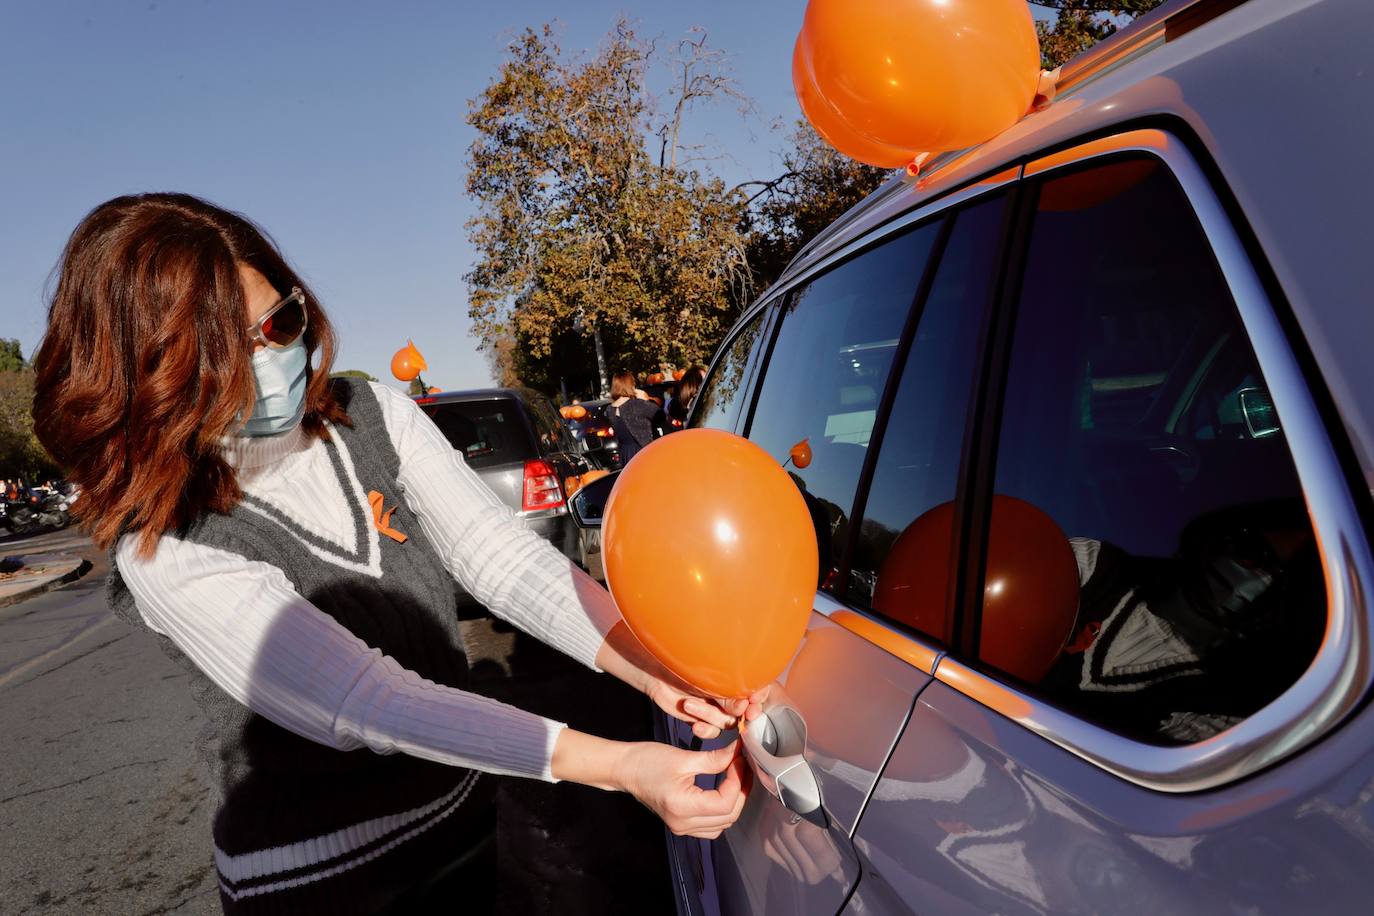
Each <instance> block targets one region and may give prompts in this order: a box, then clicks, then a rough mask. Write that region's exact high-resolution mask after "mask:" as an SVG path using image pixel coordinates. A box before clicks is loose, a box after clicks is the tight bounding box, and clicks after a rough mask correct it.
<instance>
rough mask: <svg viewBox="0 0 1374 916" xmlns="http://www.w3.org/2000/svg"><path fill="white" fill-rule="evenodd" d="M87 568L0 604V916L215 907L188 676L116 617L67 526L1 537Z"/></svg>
mask: <svg viewBox="0 0 1374 916" xmlns="http://www.w3.org/2000/svg"><path fill="white" fill-rule="evenodd" d="M52 551H67V552H72V553H77V554H80V555H83V556H86V557H88V558H89V559H90V560H91V561H92V562H93V563H94V564H95V566H94V568H93V569H92V570H91V571H90V573H88V574H87V575H86V576H85V577H84V578H82V579H80V580H78V581H76V582H74V583H72V584H70V585H67V586H65V587H63V588H61V589H58V590H56V591H51V592H47V593H46V594H42V595H39V596H37V597H34V598H30V599H29V600H27V601H23V602H21V603H19V604H16V605H12V606H10V607H6V608H0V734H2V735H4V747H5V752H4V755H3V761H4V762H3V764H2V765H0V913H79V912H94V913H182V914H191V913H218V912H219V896H218V894H217V893H216V887H215V879H214V872H213V869H212V868H211V867H210V838H209V826H208V817H209V812H208V811H207V808H206V805H207V787H206V784H205V778H204V775H203V771H202V767H201V763H200V761H199V760H198V759H197V757H196V755H195V752H194V750H193V741H192V739H193V738H194V736H195V735H196V733H197V732H198V731H199V729H200V721H201V720H200V716H199V713H198V712H197V711H196V708H195V706H194V704H193V703H192V702H191V698H190V695H189V693H188V691H187V690H186V674H185V673H184V672H182V671H181V670H180V669H179V668H177V667H176V666H175V665H173V664H172V662H171V661H169V660H168V659H167V657H166V656H164V655H163V654H162V652H161V650H159V649H158V647H157V645H156V644H155V643H154V642H153V640H152V637H151V636H149V635H148V634H147V633H145V632H142V631H135V630H133V629H131V628H130V627H128V626H126V625H125V624H124V623H123V622H122V621H120V620H118V619H116V618H115V617H114V616H113V615H112V614H110V612H109V610H108V609H107V608H106V606H105V600H104V597H103V594H102V589H103V587H104V584H105V573H106V572H107V571H108V565H107V564H106V562H105V559H104V557H102V556H100V555H99V554H98V553H97V552H96V551H95V550H94V548H93V547H92V546H91V545H90V542H89V541H87V540H85V539H84V538H82V537H81V536H79V535H76V534H74V533H70V532H58V533H55V534H47V535H40V536H37V537H31V538H25V539H23V540H6V541H3V542H0V554H11V553H21V552H24V553H40V552H41V553H46V552H52Z"/></svg>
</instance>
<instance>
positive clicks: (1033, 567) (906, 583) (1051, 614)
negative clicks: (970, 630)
mask: <svg viewBox="0 0 1374 916" xmlns="http://www.w3.org/2000/svg"><path fill="white" fill-rule="evenodd" d="M953 522H954V503H953V502H947V503H943V504H941V505H939V506H936V507H935V508H934V509H931V510H930V511H929V512H926V513H925V514H923V515H922V516H921V517H920V518H918V519H916V521H914V522H912V523H911V524H910V525H908V526H907V528H906V530H905V531H903V532H902V533H901V534H900V535H899V536H898V537H897V540H896V541H895V542H894V543H893V545H892V549H891V551H890V552H889V553H888V555H887V559H885V560H884V561H883V565H882V569H880V570H879V571H878V582H877V586H876V587H875V588H874V592H873V608H874V610H876V611H878V612H879V613H881V614H883V615H884V616H887V617H891V618H892V619H894V620H898V621H901V622H902V623H905V624H908V625H910V626H912V627H914V628H915V629H917V630H919V631H921V632H923V633H929V634H931V635H933V636H935V637H937V638H938V637H941V636H943V635H945V591H946V579H947V576H948V573H949V560H950V555H949V552H950V548H951V542H950V533H951V530H952V526H953ZM1077 616H1078V562H1077V561H1076V560H1075V559H1074V556H1073V548H1072V547H1070V546H1069V539H1068V538H1066V537H1065V536H1064V532H1062V531H1060V530H1059V526H1058V525H1056V524H1055V523H1054V520H1053V519H1051V518H1050V517H1049V516H1048V515H1046V514H1045V513H1044V512H1041V511H1040V510H1039V509H1037V508H1035V506H1032V505H1031V504H1030V503H1028V502H1025V501H1024V500H1020V499H1016V498H1015V497H1012V496H994V497H993V499H992V527H991V530H990V533H989V540H988V555H987V571H986V574H985V575H984V587H983V624H982V635H981V637H980V641H979V656H980V658H981V659H982V660H983V661H985V662H987V663H988V664H989V665H992V666H994V667H996V668H999V669H1000V670H1002V671H1005V672H1007V673H1008V674H1012V675H1015V676H1016V677H1018V678H1020V679H1021V680H1023V681H1026V682H1027V683H1031V684H1035V683H1038V682H1039V681H1040V679H1041V678H1043V677H1044V676H1045V675H1046V673H1048V672H1049V670H1050V666H1051V665H1053V664H1054V661H1055V659H1056V658H1058V657H1059V653H1060V652H1061V651H1062V650H1063V648H1064V645H1065V644H1066V643H1067V642H1068V640H1069V637H1070V635H1071V634H1072V632H1073V626H1074V621H1075V620H1076V619H1077Z"/></svg>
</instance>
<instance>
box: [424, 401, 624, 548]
mask: <svg viewBox="0 0 1374 916" xmlns="http://www.w3.org/2000/svg"><path fill="white" fill-rule="evenodd" d="M415 402H416V403H417V404H419V405H420V408H421V409H422V410H423V411H424V412H425V413H426V414H428V415H429V417H430V419H432V420H433V421H434V423H435V425H436V426H438V427H439V430H440V431H441V432H443V434H444V436H445V437H447V438H448V441H449V442H450V443H451V444H452V445H453V448H454V449H455V450H456V451H458V452H460V453H461V454H462V455H463V458H464V460H465V461H467V464H468V467H470V468H472V469H473V470H474V471H476V472H477V476H478V477H480V478H481V479H482V482H483V483H485V484H486V485H487V486H488V487H490V488H491V490H492V492H493V493H495V494H496V495H497V496H498V497H500V499H501V501H502V502H504V503H505V504H506V505H508V506H510V507H511V508H512V509H514V510H515V511H516V512H518V513H519V514H520V515H521V516H523V517H524V519H525V521H526V524H527V525H528V526H529V527H530V528H532V529H533V530H534V531H537V532H538V533H539V534H541V535H543V536H544V537H545V538H547V539H548V540H549V541H550V542H552V543H553V545H554V546H555V547H557V548H558V549H559V550H560V551H562V552H563V553H564V554H565V555H567V556H568V557H570V558H572V559H573V560H575V561H577V562H578V563H580V564H582V565H583V566H585V565H586V559H587V558H586V549H585V546H584V541H585V538H584V537H583V536H582V534H581V532H580V531H579V530H578V528H577V526H576V525H574V524H573V522H572V519H571V518H570V517H569V515H568V506H567V491H566V486H567V481H568V478H570V477H574V476H577V475H580V474H582V473H584V472H586V471H588V470H591V469H592V468H594V467H596V466H597V465H596V464H594V463H593V462H592V461H589V460H588V458H587V456H585V455H583V454H582V453H581V451H580V449H579V448H578V446H577V443H576V442H575V441H574V439H573V436H572V433H571V432H570V431H569V430H568V428H567V427H566V426H565V425H564V424H563V421H562V420H561V419H560V418H559V416H558V413H557V411H555V410H554V408H553V405H552V404H551V403H550V402H549V399H548V398H546V397H544V396H543V395H542V394H539V393H538V392H537V391H531V390H529V389H525V388H480V389H474V390H471V391H446V392H442V393H440V394H432V395H426V396H423V397H417V398H415Z"/></svg>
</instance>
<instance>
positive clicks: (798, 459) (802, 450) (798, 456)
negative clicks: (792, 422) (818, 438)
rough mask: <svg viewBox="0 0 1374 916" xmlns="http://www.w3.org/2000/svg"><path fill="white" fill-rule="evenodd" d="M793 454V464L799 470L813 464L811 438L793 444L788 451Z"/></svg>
mask: <svg viewBox="0 0 1374 916" xmlns="http://www.w3.org/2000/svg"><path fill="white" fill-rule="evenodd" d="M788 454H789V455H791V456H792V464H793V465H795V466H796V468H797V470H803V469H805V468H808V467H810V466H811V440H810V439H803V440H802V441H800V442H798V443H797V444H796V445H794V446H792V448H791V450H790V451H789V452H788Z"/></svg>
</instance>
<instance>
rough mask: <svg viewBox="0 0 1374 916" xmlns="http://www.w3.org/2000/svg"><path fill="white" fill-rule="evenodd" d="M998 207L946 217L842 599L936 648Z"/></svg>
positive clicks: (999, 203) (999, 202)
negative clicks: (949, 225) (914, 528)
mask: <svg viewBox="0 0 1374 916" xmlns="http://www.w3.org/2000/svg"><path fill="white" fill-rule="evenodd" d="M1004 207H1005V202H1004V199H1003V198H1001V197H999V198H997V199H996V200H991V201H987V202H985V203H982V204H979V205H977V206H975V207H972V208H971V209H969V210H966V211H964V212H962V213H960V214H958V216H956V217H955V222H954V228H953V232H952V234H951V235H950V239H949V242H948V244H947V245H946V246H945V251H944V254H943V255H942V256H941V258H940V266H939V269H938V270H937V271H936V274H935V279H934V282H933V283H932V285H931V289H930V293H929V295H928V296H927V297H926V301H925V304H924V306H922V310H921V317H920V321H919V323H918V324H917V325H916V337H915V339H914V340H913V341H912V343H911V351H910V353H909V354H908V355H907V359H906V364H905V368H904V369H903V370H902V376H901V382H900V384H899V387H898V389H897V397H896V399H895V400H894V402H893V405H892V415H891V417H890V419H889V420H888V421H887V429H886V431H885V432H884V433H883V441H882V446H881V451H879V453H878V460H877V464H876V466H875V468H874V473H873V483H872V484H871V485H870V487H869V491H868V499H867V501H866V503H865V506H864V517H863V521H862V523H861V524H860V525H859V536H858V540H857V541H856V542H855V547H854V559H853V562H852V563H851V566H852V574H851V579H850V590H849V593H848V595H847V596H846V597H847V598H848V599H849V600H850V601H853V602H855V603H857V604H861V605H864V606H867V607H872V608H874V609H876V610H877V611H879V612H880V613H882V614H884V615H886V616H888V617H891V618H893V619H894V620H897V621H900V622H901V623H903V624H906V625H907V626H910V627H914V628H915V629H917V630H920V631H921V632H923V633H925V634H927V635H929V636H933V637H934V638H936V639H939V640H942V641H943V640H947V639H948V634H947V633H946V632H945V629H946V623H945V594H944V592H945V589H944V583H945V581H946V578H947V576H946V573H947V570H948V568H949V562H950V556H949V537H950V526H951V524H952V522H953V519H954V516H953V511H952V508H951V507H950V505H949V504H950V502H951V501H952V500H953V499H954V491H955V487H956V486H957V484H958V475H959V460H960V454H961V450H962V447H963V441H964V424H965V419H966V417H967V414H968V404H969V397H970V395H971V393H972V391H973V367H974V364H975V362H976V359H977V353H976V352H975V351H976V347H977V342H978V329H979V325H980V322H981V321H982V319H983V315H984V312H985V311H986V308H987V305H988V297H989V295H990V294H991V288H992V282H993V278H994V276H995V274H996V267H997V264H996V259H997V238H998V233H999V231H1000V228H1001V221H1002V211H1003V209H1004ZM942 506H943V507H944V508H943V509H941V508H940V507H942ZM932 510H935V513H936V514H935V515H932V516H930V517H929V518H927V519H926V520H925V521H924V522H923V523H922V525H921V529H922V533H923V534H925V535H926V537H924V538H922V537H920V536H918V535H917V534H915V533H912V534H909V535H907V537H906V538H905V540H904V541H903V543H902V545H901V547H900V548H899V549H897V550H895V551H894V550H893V545H894V542H896V540H897V536H898V535H899V534H901V533H902V532H903V531H905V530H906V529H907V528H908V527H909V526H911V525H912V524H913V523H914V522H915V521H916V519H918V518H920V517H921V516H924V515H926V514H927V513H930V512H931V511H932ZM918 580H919V581H918ZM875 586H876V591H875Z"/></svg>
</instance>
